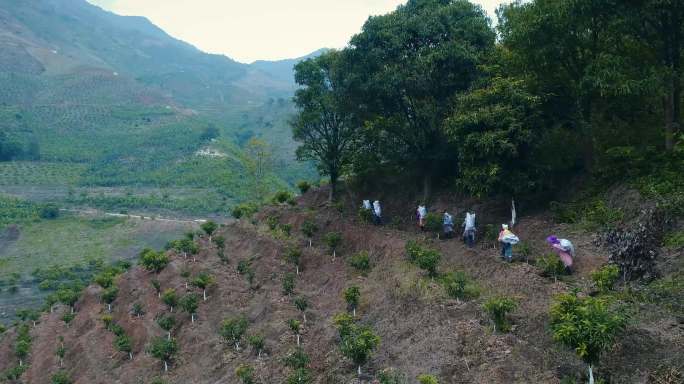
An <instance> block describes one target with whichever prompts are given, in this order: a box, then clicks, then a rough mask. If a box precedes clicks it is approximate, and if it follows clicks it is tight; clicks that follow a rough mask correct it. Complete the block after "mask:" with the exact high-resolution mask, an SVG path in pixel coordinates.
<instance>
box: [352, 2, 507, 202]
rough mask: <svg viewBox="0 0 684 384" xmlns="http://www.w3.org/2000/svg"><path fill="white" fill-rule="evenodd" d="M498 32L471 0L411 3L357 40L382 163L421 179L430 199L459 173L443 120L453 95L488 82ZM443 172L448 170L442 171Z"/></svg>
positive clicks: (378, 19) (363, 99) (362, 85)
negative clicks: (484, 77)
mask: <svg viewBox="0 0 684 384" xmlns="http://www.w3.org/2000/svg"><path fill="white" fill-rule="evenodd" d="M494 39H495V34H494V31H493V30H492V28H491V27H490V22H489V20H488V19H487V17H486V16H485V13H484V12H483V11H482V9H481V8H480V7H479V6H477V5H473V4H471V3H470V2H468V1H465V0H410V1H408V3H406V4H405V5H402V6H399V7H398V8H397V10H396V11H394V12H392V13H389V14H387V15H383V16H375V17H371V18H369V19H368V21H367V22H366V23H365V24H364V26H363V29H362V31H361V33H359V34H358V35H356V36H354V37H353V38H352V40H351V42H350V48H349V55H350V57H351V62H353V63H354V65H355V67H354V68H355V70H354V74H355V76H354V77H353V81H352V82H351V83H352V84H353V93H352V96H353V98H354V99H355V100H356V105H357V106H358V108H359V109H360V110H361V111H363V119H364V120H365V124H364V127H365V132H366V134H368V135H370V136H371V139H370V141H372V142H375V143H377V147H376V148H374V151H377V152H378V153H377V155H378V157H379V158H378V160H377V161H375V162H374V164H372V166H375V165H376V164H377V162H380V163H383V164H385V165H387V164H390V165H393V166H395V167H397V168H399V169H400V170H402V171H408V172H410V173H411V174H414V175H420V176H421V179H422V182H423V194H424V198H428V197H429V194H430V188H431V185H432V182H433V179H434V178H435V177H436V176H438V175H439V174H440V172H444V168H445V167H446V168H447V171H446V172H449V173H452V174H453V173H454V169H455V168H454V167H453V164H454V161H455V158H454V151H453V148H452V147H450V146H449V145H448V142H447V140H445V139H444V133H443V131H442V121H443V120H444V118H445V117H446V116H447V114H448V113H449V112H450V111H451V109H452V107H453V104H452V103H451V99H452V97H453V96H454V95H455V94H457V93H459V92H463V91H465V90H467V89H468V88H469V87H470V86H471V84H472V83H473V81H474V80H475V79H477V78H478V77H479V76H480V71H479V69H478V64H479V63H480V62H481V59H482V57H483V56H484V55H486V53H487V52H488V51H489V50H491V49H492V48H493V47H494ZM440 168H441V169H440Z"/></svg>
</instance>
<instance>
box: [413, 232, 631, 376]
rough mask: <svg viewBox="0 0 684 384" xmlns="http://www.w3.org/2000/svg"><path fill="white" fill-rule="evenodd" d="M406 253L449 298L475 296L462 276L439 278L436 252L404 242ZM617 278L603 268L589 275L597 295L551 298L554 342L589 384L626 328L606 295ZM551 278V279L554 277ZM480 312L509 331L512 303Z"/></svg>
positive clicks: (504, 300)
mask: <svg viewBox="0 0 684 384" xmlns="http://www.w3.org/2000/svg"><path fill="white" fill-rule="evenodd" d="M406 253H407V256H408V258H409V260H410V261H411V262H412V263H414V264H416V265H417V266H418V267H420V268H421V269H423V270H425V271H426V273H427V275H428V276H429V277H430V278H432V279H434V278H438V277H439V278H440V279H439V280H440V281H441V283H442V284H443V285H444V289H445V290H446V292H447V293H448V294H449V295H450V296H451V297H454V298H456V299H469V298H474V297H476V296H477V295H478V294H479V292H478V289H477V287H476V286H475V285H474V284H473V283H472V282H471V281H469V279H468V278H467V277H466V276H465V274H464V273H462V272H455V273H454V272H450V273H447V274H444V275H442V276H439V274H438V272H437V266H438V264H439V261H440V259H441V255H440V253H439V251H437V250H435V249H431V248H428V247H425V246H423V245H421V244H419V243H417V242H414V241H408V242H407V244H406ZM549 276H550V275H549ZM619 276H620V273H619V269H618V267H617V266H615V265H607V266H604V267H603V268H601V269H599V270H597V271H595V272H594V273H593V274H592V280H593V281H594V283H595V286H596V288H597V290H598V293H599V295H596V296H586V295H580V294H579V291H578V290H574V291H573V292H571V293H564V294H560V295H558V296H557V297H555V299H554V302H553V304H552V306H551V309H550V317H551V321H550V326H551V331H552V332H553V338H554V340H556V341H557V342H560V343H562V344H564V345H566V346H568V347H570V348H572V349H573V350H574V351H575V352H576V354H577V355H578V357H580V358H581V359H582V360H583V361H584V362H585V363H586V364H587V366H588V376H589V383H591V384H593V383H594V375H593V368H594V367H595V366H596V365H597V364H598V362H599V358H600V356H601V354H602V353H603V352H604V351H605V350H607V349H610V348H611V346H612V345H613V342H614V340H615V338H616V337H617V335H618V334H619V332H620V331H622V330H623V329H624V327H625V326H626V322H627V318H626V315H624V312H623V311H621V310H620V308H617V307H616V305H615V300H613V299H612V297H611V296H610V295H606V293H608V292H609V291H610V290H612V289H613V287H614V285H615V283H616V282H617V281H618V279H619ZM553 277H554V279H555V277H556V275H555V274H554V275H553ZM483 308H484V310H485V311H486V312H487V313H488V315H489V316H490V318H491V320H492V322H493V325H494V330H495V331H500V332H508V331H510V330H511V323H510V320H509V317H508V316H509V314H510V313H511V312H512V311H514V310H515V308H516V302H515V300H514V299H512V298H509V297H505V296H500V297H493V298H490V299H488V300H487V301H486V302H485V303H484V305H483ZM434 382H435V383H436V381H434Z"/></svg>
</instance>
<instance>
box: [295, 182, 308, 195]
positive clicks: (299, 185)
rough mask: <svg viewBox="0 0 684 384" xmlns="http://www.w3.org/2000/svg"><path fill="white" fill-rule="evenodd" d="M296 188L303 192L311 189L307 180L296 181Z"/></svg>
mask: <svg viewBox="0 0 684 384" xmlns="http://www.w3.org/2000/svg"><path fill="white" fill-rule="evenodd" d="M297 188H299V191H300V192H301V193H302V195H303V194H305V193H307V192H309V189H311V184H309V182H308V181H305V180H302V181H300V182H299V183H297Z"/></svg>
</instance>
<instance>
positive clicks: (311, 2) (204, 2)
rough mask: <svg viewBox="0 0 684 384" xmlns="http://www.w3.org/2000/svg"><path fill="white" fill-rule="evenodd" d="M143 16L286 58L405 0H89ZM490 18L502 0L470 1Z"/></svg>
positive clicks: (253, 55)
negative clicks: (481, 7) (479, 5)
mask: <svg viewBox="0 0 684 384" xmlns="http://www.w3.org/2000/svg"><path fill="white" fill-rule="evenodd" d="M88 1H89V2H91V3H93V4H96V5H99V6H101V7H103V8H105V9H107V10H109V11H112V12H114V13H117V14H121V15H137V16H145V17H147V18H148V19H150V20H151V21H152V22H153V23H155V24H156V25H158V26H159V27H161V28H162V29H164V30H165V31H166V32H168V33H169V34H170V35H172V36H174V37H176V38H179V39H181V40H184V41H187V42H188V43H191V44H193V45H195V46H196V47H198V48H200V49H202V50H203V51H206V52H211V53H222V54H225V55H227V56H229V57H231V58H233V59H235V60H238V61H241V62H245V63H249V62H252V61H254V60H259V59H266V60H273V59H284V58H294V57H299V56H303V55H306V54H308V53H310V52H313V51H315V50H316V49H319V48H323V47H327V48H340V47H343V46H344V45H345V44H346V43H347V41H349V38H350V37H351V36H352V35H353V34H355V33H357V32H359V31H360V29H361V26H362V25H363V23H364V22H365V21H366V19H367V18H368V16H370V15H379V14H383V13H387V12H389V11H391V10H393V9H395V8H396V7H397V5H399V4H401V3H404V2H405V0H403V1H402V0H88ZM473 2H475V3H479V4H481V5H482V6H483V7H484V9H485V10H486V11H487V13H488V14H489V16H490V17H491V18H492V19H494V18H495V17H496V16H495V15H494V10H495V9H496V7H497V6H498V5H499V4H501V3H503V2H508V1H505V0H473Z"/></svg>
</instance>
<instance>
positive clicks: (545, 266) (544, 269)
mask: <svg viewBox="0 0 684 384" xmlns="http://www.w3.org/2000/svg"><path fill="white" fill-rule="evenodd" d="M535 264H536V266H537V267H538V268H539V269H541V275H542V276H545V277H553V278H554V279H556V278H557V277H558V276H560V275H564V274H565V265H563V262H562V261H560V259H559V258H558V256H557V255H555V254H553V253H550V254H548V255H546V256H542V257H540V258H538V259H537V260H536V261H535Z"/></svg>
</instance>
